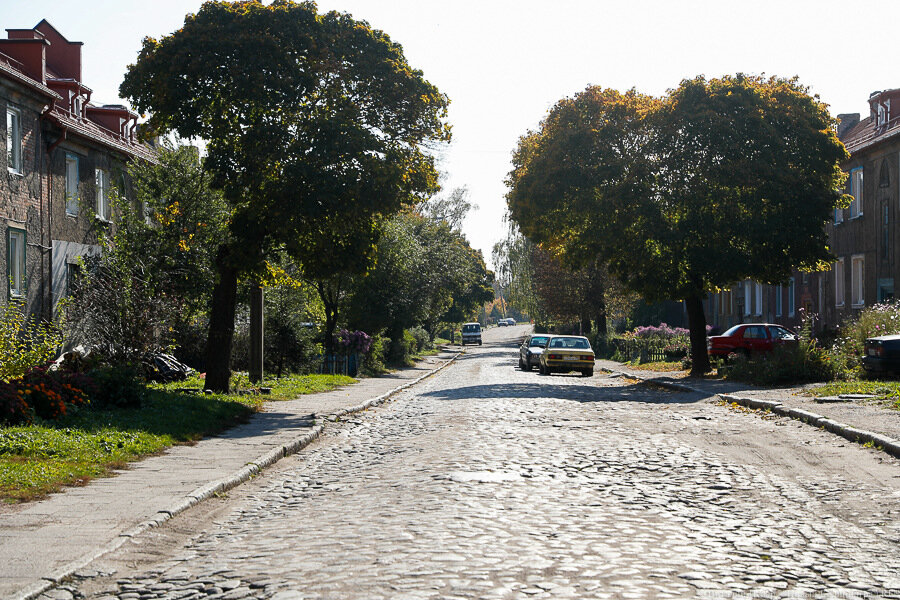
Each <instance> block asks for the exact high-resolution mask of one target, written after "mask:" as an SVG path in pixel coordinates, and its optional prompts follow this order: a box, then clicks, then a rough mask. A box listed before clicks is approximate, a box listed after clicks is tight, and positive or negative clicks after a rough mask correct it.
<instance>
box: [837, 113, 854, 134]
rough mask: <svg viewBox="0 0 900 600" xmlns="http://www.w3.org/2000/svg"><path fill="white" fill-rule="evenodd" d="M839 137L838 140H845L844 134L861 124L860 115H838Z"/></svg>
mask: <svg viewBox="0 0 900 600" xmlns="http://www.w3.org/2000/svg"><path fill="white" fill-rule="evenodd" d="M837 118H838V126H837V135H838V139H840V138H843V137H844V134H845V133H847V132H848V131H850V130H851V129H853V128H854V127H856V125H857V124H859V113H846V114H843V115H838V117H837Z"/></svg>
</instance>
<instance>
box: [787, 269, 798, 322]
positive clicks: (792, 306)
mask: <svg viewBox="0 0 900 600" xmlns="http://www.w3.org/2000/svg"><path fill="white" fill-rule="evenodd" d="M796 312H797V282H796V281H795V280H794V278H793V277H791V278H790V279H789V280H788V316H789V317H793V316H794V314H795V313H796Z"/></svg>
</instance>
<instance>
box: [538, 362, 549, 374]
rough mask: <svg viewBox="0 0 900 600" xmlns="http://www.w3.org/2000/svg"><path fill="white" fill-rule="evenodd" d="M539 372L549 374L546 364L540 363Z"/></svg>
mask: <svg viewBox="0 0 900 600" xmlns="http://www.w3.org/2000/svg"><path fill="white" fill-rule="evenodd" d="M538 373H540V374H541V375H546V374H547V369H546V368H544V365H542V364H538Z"/></svg>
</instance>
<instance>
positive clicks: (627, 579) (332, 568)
mask: <svg viewBox="0 0 900 600" xmlns="http://www.w3.org/2000/svg"><path fill="white" fill-rule="evenodd" d="M526 331H527V328H526V327H525V326H517V327H511V328H499V329H491V330H488V331H487V332H485V334H484V345H483V346H480V347H468V348H467V349H466V351H465V354H464V356H462V357H461V358H460V359H459V360H458V361H457V363H456V364H454V365H452V366H451V367H449V368H447V369H445V370H444V371H442V372H441V373H439V374H438V375H436V376H435V377H432V378H430V379H428V380H426V381H424V382H423V383H422V384H420V385H418V386H415V387H414V388H412V389H410V390H409V391H407V392H405V393H403V394H400V395H398V396H397V397H396V399H395V400H394V401H393V402H391V403H389V404H387V405H385V406H384V407H382V408H379V409H378V410H370V411H367V412H365V413H362V414H360V415H357V416H355V417H354V418H352V419H350V420H348V421H346V422H345V423H343V424H341V425H340V426H337V427H332V428H331V429H330V430H329V431H330V433H328V434H327V435H325V436H324V437H323V438H322V439H321V440H320V441H318V442H316V443H315V444H313V445H312V446H310V447H309V448H307V449H306V450H305V451H303V452H301V453H299V454H297V455H295V456H293V457H290V458H288V459H285V460H283V461H281V462H280V463H278V464H277V465H276V466H275V467H273V468H271V469H270V470H268V471H267V472H266V473H265V474H264V475H263V476H261V477H259V478H257V479H256V480H254V481H253V482H251V483H249V484H246V485H244V486H241V487H240V488H238V489H236V490H233V491H232V492H230V494H229V496H228V497H223V498H220V499H216V500H212V501H209V502H207V503H205V504H203V505H201V506H200V507H197V508H195V509H193V510H191V511H188V512H187V513H186V514H184V515H182V516H180V517H178V518H176V519H174V520H173V521H171V522H170V523H168V524H167V525H166V526H164V527H161V528H159V529H157V530H154V531H152V532H149V533H147V534H145V535H142V536H140V537H139V538H138V539H137V540H136V541H135V542H136V543H132V544H130V545H128V546H126V547H125V548H124V549H123V550H121V551H120V552H118V553H117V554H116V556H111V557H106V558H104V559H101V560H99V561H96V562H95V563H94V564H92V565H91V566H90V567H89V568H88V569H87V570H86V571H85V572H84V573H83V574H84V575H86V576H87V577H86V578H84V579H78V580H76V581H73V582H72V583H71V585H69V586H68V587H67V588H66V589H58V590H56V591H54V592H53V594H55V595H52V596H48V597H54V598H70V597H72V596H75V597H91V598H94V597H101V598H118V599H121V600H126V599H131V600H151V599H157V598H165V599H172V600H174V599H185V598H187V599H190V598H208V597H215V598H228V599H233V598H275V599H277V600H299V599H301V598H303V599H306V600H326V599H329V600H333V599H360V600H362V599H366V600H372V599H381V598H383V599H391V600H400V599H412V598H416V599H420V598H421V599H424V598H498V599H499V598H553V599H566V598H684V597H703V598H775V597H794V598H795V597H801V598H831V597H833V598H855V597H859V598H867V597H898V598H900V552H898V550H900V544H898V542H900V522H898V519H897V515H898V510H900V505H898V499H900V479H898V477H900V463H898V462H897V461H896V460H894V459H891V458H888V457H886V456H884V455H883V454H882V453H878V452H876V451H873V450H870V449H866V448H863V447H860V446H858V445H855V444H850V443H848V442H845V441H844V440H841V439H840V438H837V437H835V436H832V435H831V434H828V433H825V432H823V431H820V430H817V429H815V428H812V427H809V426H807V425H803V424H799V423H797V422H795V421H790V420H785V419H780V418H771V417H766V416H764V415H762V414H760V413H754V412H748V411H740V410H735V409H733V408H729V407H727V406H720V405H717V404H716V403H715V402H714V401H713V400H712V399H708V398H701V397H700V396H696V395H692V394H688V393H679V392H671V391H664V390H660V389H655V388H651V387H647V386H643V385H636V384H635V383H634V382H630V381H627V380H624V379H622V378H611V377H608V376H606V375H604V374H602V373H597V374H595V375H594V377H592V378H582V377H580V376H578V375H577V374H574V373H573V374H571V375H551V376H541V375H539V374H537V372H530V373H529V372H523V371H520V370H518V368H517V354H516V352H517V349H516V340H517V339H518V338H520V337H521V336H522V335H523V334H524V333H526Z"/></svg>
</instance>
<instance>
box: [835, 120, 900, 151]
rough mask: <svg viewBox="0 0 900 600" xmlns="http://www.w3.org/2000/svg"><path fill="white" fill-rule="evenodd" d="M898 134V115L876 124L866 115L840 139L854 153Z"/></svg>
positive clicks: (899, 128)
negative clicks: (882, 123) (881, 123)
mask: <svg viewBox="0 0 900 600" xmlns="http://www.w3.org/2000/svg"><path fill="white" fill-rule="evenodd" d="M898 135H900V117H897V118H894V119H891V120H890V121H888V122H887V123H885V124H884V125H879V126H876V125H875V124H874V121H873V120H872V117H866V118H865V119H863V120H862V121H860V122H859V123H857V124H856V125H854V126H853V127H852V128H850V130H849V131H847V132H846V133H845V134H844V135H843V137H841V141H842V142H844V146H845V147H846V148H847V151H848V152H850V154H855V153H857V152H859V151H861V150H865V149H866V148H869V147H871V146H874V145H876V144H880V143H882V142H885V141H887V140H892V139H895V138H897V136H898Z"/></svg>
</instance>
